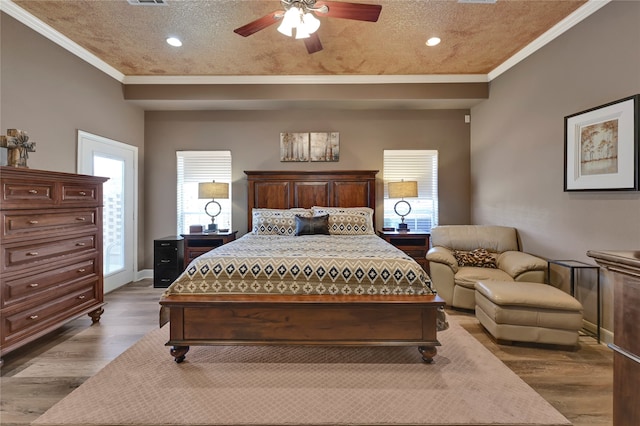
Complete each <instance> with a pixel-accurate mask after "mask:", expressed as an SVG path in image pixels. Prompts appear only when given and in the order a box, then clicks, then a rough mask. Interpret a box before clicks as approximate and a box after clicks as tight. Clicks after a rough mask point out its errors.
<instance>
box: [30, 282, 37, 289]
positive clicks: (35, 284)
mask: <svg viewBox="0 0 640 426" xmlns="http://www.w3.org/2000/svg"><path fill="white" fill-rule="evenodd" d="M29 287H31V288H36V287H38V283H31V284H29Z"/></svg>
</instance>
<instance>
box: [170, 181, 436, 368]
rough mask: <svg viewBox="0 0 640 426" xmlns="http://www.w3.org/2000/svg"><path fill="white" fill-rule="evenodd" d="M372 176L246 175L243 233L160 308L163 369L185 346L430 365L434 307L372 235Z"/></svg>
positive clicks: (415, 278)
mask: <svg viewBox="0 0 640 426" xmlns="http://www.w3.org/2000/svg"><path fill="white" fill-rule="evenodd" d="M376 173H377V171H372V170H367V171H357V170H349V171H338V172H335V171H331V172H319V171H313V172H295V171H294V172H287V171H266V172H264V171H263V172H257V171H256V172H254V171H247V172H245V174H246V175H247V182H248V223H249V231H250V232H248V233H247V234H245V235H244V236H242V237H241V238H239V239H238V240H236V241H234V242H231V243H228V244H225V245H224V246H222V247H218V248H216V249H214V250H212V251H210V252H208V253H206V254H204V255H202V256H200V257H198V258H197V259H194V261H192V262H191V263H190V264H189V266H188V267H187V268H186V270H185V271H184V272H183V273H182V274H181V275H180V277H178V279H176V281H175V282H174V283H173V284H172V285H171V286H170V287H169V288H168V289H167V290H166V291H165V293H164V294H163V296H162V297H161V299H160V305H161V312H163V313H164V314H166V318H167V320H168V321H169V332H170V337H169V341H168V342H167V343H166V345H167V346H171V348H170V354H171V356H173V357H174V360H175V361H176V362H178V363H181V362H182V361H183V360H184V359H185V357H186V354H187V352H188V351H189V347H190V346H194V345H310V346H312V345H318V346H319V345H340V346H344V345H346V346H364V345H366V346H417V347H418V350H419V351H420V353H421V354H422V359H423V360H424V361H425V362H432V361H433V357H434V356H435V355H436V353H437V349H436V347H437V346H439V345H440V343H439V342H438V340H437V332H438V330H442V329H445V328H446V318H445V317H444V310H443V307H444V301H443V300H442V299H441V298H439V297H438V296H437V295H436V294H435V293H434V292H433V290H432V289H431V287H430V280H429V277H428V276H427V275H426V273H425V272H424V270H422V268H420V266H419V265H418V264H417V263H416V262H415V260H413V259H411V258H410V257H409V256H407V255H406V254H404V253H403V252H401V251H400V250H398V249H397V248H395V247H393V246H391V245H390V244H388V243H387V242H385V241H384V240H382V239H381V238H379V237H377V236H376V235H375V231H374V230H373V223H375V222H373V212H374V209H375V205H376V202H375V200H376V197H375V193H376V187H375V185H376V179H375V176H376ZM294 224H295V226H294ZM301 230H302V231H301ZM295 231H299V232H300V231H301V232H302V233H303V234H306V235H300V236H295ZM329 231H330V232H329ZM162 316H165V315H161V317H162Z"/></svg>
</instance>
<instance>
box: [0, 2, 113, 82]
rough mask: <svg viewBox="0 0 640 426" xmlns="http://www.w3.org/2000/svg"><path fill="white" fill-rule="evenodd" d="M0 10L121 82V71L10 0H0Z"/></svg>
mask: <svg viewBox="0 0 640 426" xmlns="http://www.w3.org/2000/svg"><path fill="white" fill-rule="evenodd" d="M0 10H1V11H3V12H5V13H6V14H7V15H9V16H11V17H12V18H14V19H16V20H18V21H19V22H21V23H23V24H25V25H26V26H28V27H29V28H31V29H32V30H34V31H35V32H37V33H39V34H41V35H43V36H44V37H46V38H48V39H49V40H51V41H52V42H54V43H56V44H57V45H59V46H60V47H62V48H64V49H66V50H68V51H69V52H71V53H73V54H74V55H76V56H77V57H79V58H80V59H82V60H83V61H85V62H87V63H89V64H91V65H93V66H94V67H96V68H98V69H99V70H100V71H102V72H104V73H105V74H107V75H109V76H111V77H113V78H114V79H116V80H118V81H119V82H122V80H123V79H124V74H123V73H121V72H120V71H118V70H117V69H115V68H114V67H112V66H111V65H109V64H107V63H106V62H104V61H103V60H102V59H100V58H98V57H97V56H96V55H94V54H93V53H91V52H89V51H88V50H86V49H85V48H84V47H82V46H80V45H79V44H77V43H76V42H74V41H73V40H71V39H70V38H68V37H67V36H65V35H64V34H62V33H60V32H58V31H57V30H54V29H53V28H52V27H50V26H49V25H47V24H45V23H44V22H42V21H41V20H40V19H38V18H36V17H35V16H33V15H31V14H30V13H28V12H26V11H25V10H24V9H22V8H21V7H19V6H17V5H16V4H15V3H14V2H12V1H11V0H0Z"/></svg>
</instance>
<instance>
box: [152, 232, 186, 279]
mask: <svg viewBox="0 0 640 426" xmlns="http://www.w3.org/2000/svg"><path fill="white" fill-rule="evenodd" d="M183 253H184V247H183V240H182V237H176V236H171V237H164V238H159V239H157V240H153V286H154V287H161V288H162V287H169V285H171V283H172V282H173V281H175V279H176V278H178V275H180V274H181V273H182V271H183V270H184V260H183V258H182V256H183Z"/></svg>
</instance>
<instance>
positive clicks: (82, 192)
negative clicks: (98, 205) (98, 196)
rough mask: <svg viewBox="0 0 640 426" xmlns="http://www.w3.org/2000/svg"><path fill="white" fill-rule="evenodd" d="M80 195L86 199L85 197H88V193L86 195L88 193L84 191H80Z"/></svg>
mask: <svg viewBox="0 0 640 426" xmlns="http://www.w3.org/2000/svg"><path fill="white" fill-rule="evenodd" d="M78 194H80V195H82V196H83V197H84V196H85V195H87V193H86V192H84V191H80V192H79V193H78Z"/></svg>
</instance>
